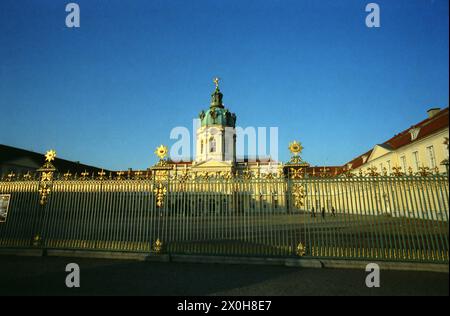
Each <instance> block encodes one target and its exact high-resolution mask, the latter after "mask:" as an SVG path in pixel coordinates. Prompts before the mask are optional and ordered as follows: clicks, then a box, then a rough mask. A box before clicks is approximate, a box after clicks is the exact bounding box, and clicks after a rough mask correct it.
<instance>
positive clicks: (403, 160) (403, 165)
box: [400, 156, 406, 172]
mask: <svg viewBox="0 0 450 316" xmlns="http://www.w3.org/2000/svg"><path fill="white" fill-rule="evenodd" d="M400 162H401V164H402V165H401V167H402V171H403V172H406V157H405V156H401V157H400Z"/></svg>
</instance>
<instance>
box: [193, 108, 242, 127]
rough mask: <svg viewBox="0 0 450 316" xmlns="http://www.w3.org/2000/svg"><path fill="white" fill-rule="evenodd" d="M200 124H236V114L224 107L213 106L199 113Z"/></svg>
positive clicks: (230, 125)
mask: <svg viewBox="0 0 450 316" xmlns="http://www.w3.org/2000/svg"><path fill="white" fill-rule="evenodd" d="M200 120H201V123H202V126H211V125H220V126H229V127H235V126H236V115H235V114H234V113H231V112H230V111H228V110H227V109H225V108H219V107H213V108H210V109H209V110H207V111H206V112H204V111H202V112H201V113H200Z"/></svg>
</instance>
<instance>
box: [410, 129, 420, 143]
mask: <svg viewBox="0 0 450 316" xmlns="http://www.w3.org/2000/svg"><path fill="white" fill-rule="evenodd" d="M419 132H420V128H418V127H414V128H411V129H410V130H409V133H410V134H411V141H414V140H416V139H417V136H419Z"/></svg>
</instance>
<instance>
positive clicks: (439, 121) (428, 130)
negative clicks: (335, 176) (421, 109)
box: [343, 107, 449, 169]
mask: <svg viewBox="0 0 450 316" xmlns="http://www.w3.org/2000/svg"><path fill="white" fill-rule="evenodd" d="M448 119H449V117H448V107H447V108H445V109H442V110H441V111H439V112H438V113H436V114H435V115H433V116H432V117H429V118H427V119H425V120H423V121H421V122H419V123H417V124H415V125H413V126H411V127H409V128H408V129H406V130H404V131H402V132H401V133H399V134H397V135H395V136H394V137H392V138H390V139H389V140H387V141H385V142H384V143H383V144H381V145H382V146H386V147H391V148H392V149H393V150H396V149H399V148H401V147H403V146H407V145H409V144H411V143H413V142H416V141H418V140H420V139H422V138H425V137H427V136H430V135H432V134H434V133H436V132H438V131H440V130H442V129H444V128H446V127H448ZM412 128H419V129H420V130H419V134H418V135H417V138H416V139H414V140H412V139H411V133H410V132H409V131H410V130H411V129H412ZM372 150H373V149H371V150H369V151H368V152H366V153H364V154H362V155H360V156H358V157H356V158H354V159H353V160H351V161H349V162H348V163H346V164H345V165H344V166H343V167H344V168H347V165H348V164H351V165H352V166H351V168H352V169H355V168H358V167H360V166H361V165H363V164H364V163H363V159H362V157H364V156H367V158H369V156H370V154H371V153H372Z"/></svg>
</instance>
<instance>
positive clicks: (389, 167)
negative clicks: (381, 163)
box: [386, 160, 391, 174]
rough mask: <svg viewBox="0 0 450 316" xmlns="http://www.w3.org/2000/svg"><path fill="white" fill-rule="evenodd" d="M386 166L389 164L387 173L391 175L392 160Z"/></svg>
mask: <svg viewBox="0 0 450 316" xmlns="http://www.w3.org/2000/svg"><path fill="white" fill-rule="evenodd" d="M386 164H387V173H388V174H391V161H390V160H388V161H386Z"/></svg>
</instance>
